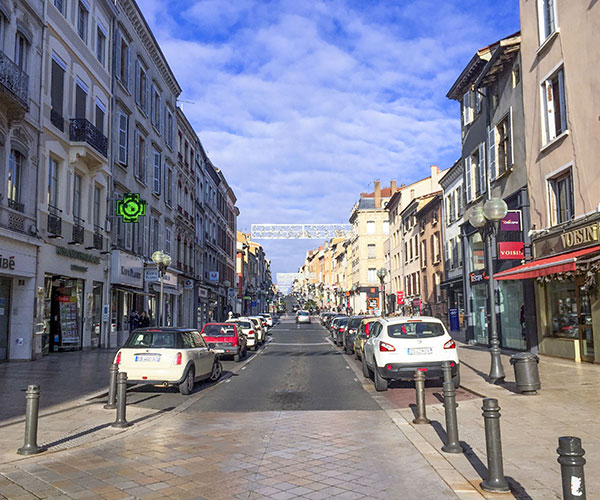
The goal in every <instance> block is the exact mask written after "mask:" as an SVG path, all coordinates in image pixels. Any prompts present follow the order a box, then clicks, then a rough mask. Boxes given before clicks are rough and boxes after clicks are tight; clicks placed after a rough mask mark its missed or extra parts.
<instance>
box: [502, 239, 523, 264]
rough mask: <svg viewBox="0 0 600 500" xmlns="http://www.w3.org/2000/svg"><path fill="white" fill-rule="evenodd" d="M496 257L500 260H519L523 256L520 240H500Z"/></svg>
mask: <svg viewBox="0 0 600 500" xmlns="http://www.w3.org/2000/svg"><path fill="white" fill-rule="evenodd" d="M498 257H499V258H500V259H502V260H511V259H514V260H521V259H524V258H525V253H524V251H523V242H522V241H500V242H499V243H498Z"/></svg>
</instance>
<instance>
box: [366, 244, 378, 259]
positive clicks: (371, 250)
mask: <svg viewBox="0 0 600 500" xmlns="http://www.w3.org/2000/svg"><path fill="white" fill-rule="evenodd" d="M367 258H369V259H376V258H377V246H375V245H367Z"/></svg>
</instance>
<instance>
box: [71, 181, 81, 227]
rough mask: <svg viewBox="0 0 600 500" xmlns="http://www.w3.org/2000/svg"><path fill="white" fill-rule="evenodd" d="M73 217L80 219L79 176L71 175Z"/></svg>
mask: <svg viewBox="0 0 600 500" xmlns="http://www.w3.org/2000/svg"><path fill="white" fill-rule="evenodd" d="M73 218H77V219H81V176H80V175H79V174H75V175H74V176H73Z"/></svg>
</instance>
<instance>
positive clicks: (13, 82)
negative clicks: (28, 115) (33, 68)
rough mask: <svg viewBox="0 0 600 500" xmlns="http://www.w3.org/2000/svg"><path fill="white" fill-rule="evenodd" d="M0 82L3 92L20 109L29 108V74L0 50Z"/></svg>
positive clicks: (25, 109)
mask: <svg viewBox="0 0 600 500" xmlns="http://www.w3.org/2000/svg"><path fill="white" fill-rule="evenodd" d="M0 83H1V84H2V86H3V87H4V90H5V92H4V94H8V95H9V96H10V97H11V98H12V100H13V101H16V102H17V103H18V104H19V105H20V107H21V108H22V109H21V111H22V112H25V111H27V109H28V108H29V105H28V100H29V76H28V75H27V73H25V72H24V71H23V70H22V69H21V68H19V66H17V65H16V64H15V63H14V62H13V61H11V60H10V58H9V57H8V56H7V55H6V54H5V53H4V52H2V51H1V50H0Z"/></svg>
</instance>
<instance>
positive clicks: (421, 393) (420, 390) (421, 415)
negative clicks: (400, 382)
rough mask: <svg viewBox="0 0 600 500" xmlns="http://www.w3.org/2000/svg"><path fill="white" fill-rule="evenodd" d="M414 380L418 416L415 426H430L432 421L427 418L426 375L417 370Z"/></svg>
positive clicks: (414, 421)
mask: <svg viewBox="0 0 600 500" xmlns="http://www.w3.org/2000/svg"><path fill="white" fill-rule="evenodd" d="M414 379H415V390H416V402H417V416H416V418H415V419H414V420H413V424H429V423H431V420H429V419H428V418H427V414H426V410H425V374H424V373H423V372H422V371H421V370H416V371H415V375H414Z"/></svg>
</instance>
